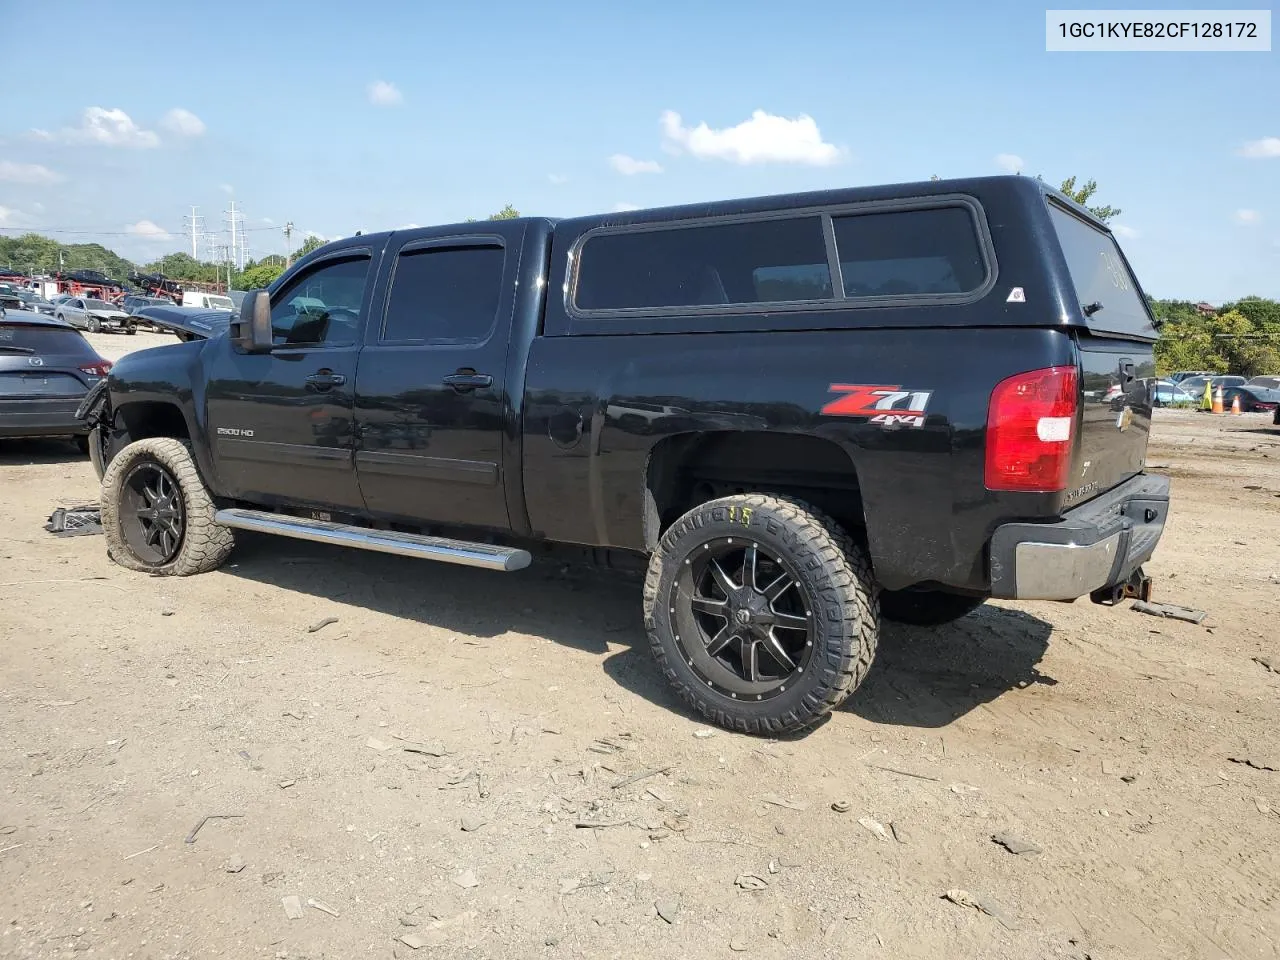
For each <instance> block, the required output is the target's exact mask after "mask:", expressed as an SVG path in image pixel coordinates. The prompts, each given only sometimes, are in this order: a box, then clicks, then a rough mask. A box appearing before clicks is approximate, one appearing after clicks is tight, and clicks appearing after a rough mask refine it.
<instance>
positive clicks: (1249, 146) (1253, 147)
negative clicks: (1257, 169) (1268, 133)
mask: <svg viewBox="0 0 1280 960" xmlns="http://www.w3.org/2000/svg"><path fill="white" fill-rule="evenodd" d="M1238 152H1239V154H1240V156H1242V157H1251V158H1253V159H1258V158H1260V157H1280V137H1263V138H1262V139H1261V140H1250V141H1249V142H1248V143H1246V144H1245V145H1244V146H1243V147H1241V148H1240V150H1239V151H1238Z"/></svg>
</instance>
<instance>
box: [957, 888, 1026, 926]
mask: <svg viewBox="0 0 1280 960" xmlns="http://www.w3.org/2000/svg"><path fill="white" fill-rule="evenodd" d="M942 899H944V900H950V901H951V902H952V903H954V904H956V905H957V906H961V907H972V908H973V909H974V910H978V911H980V912H982V913H985V914H986V915H987V916H989V917H992V918H993V919H995V920H998V921H999V922H1000V923H1001V924H1003V925H1004V926H1005V927H1008V928H1009V929H1010V930H1016V929H1017V927H1016V925H1015V924H1014V922H1013V920H1012V918H1010V917H1009V915H1008V914H1007V913H1006V912H1005V911H1004V909H1003V908H1002V907H1000V906H999V905H998V904H995V903H993V902H992V901H990V900H987V899H985V898H979V897H975V896H974V895H973V894H972V893H970V892H969V891H968V890H960V889H952V890H948V891H947V892H946V893H944V894H943V895H942Z"/></svg>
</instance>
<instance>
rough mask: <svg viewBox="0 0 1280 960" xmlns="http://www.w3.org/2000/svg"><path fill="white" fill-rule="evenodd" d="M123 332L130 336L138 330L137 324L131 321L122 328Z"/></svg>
mask: <svg viewBox="0 0 1280 960" xmlns="http://www.w3.org/2000/svg"><path fill="white" fill-rule="evenodd" d="M124 332H125V333H127V334H128V335H129V336H131V337H132V336H133V335H134V334H135V333H137V332H138V325H137V324H136V323H131V324H129V325H128V326H127V327H125V328H124Z"/></svg>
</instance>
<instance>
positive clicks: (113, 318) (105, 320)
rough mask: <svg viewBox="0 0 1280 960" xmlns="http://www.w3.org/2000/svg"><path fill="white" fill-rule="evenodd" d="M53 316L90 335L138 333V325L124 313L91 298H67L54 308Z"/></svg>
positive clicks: (108, 304)
mask: <svg viewBox="0 0 1280 960" xmlns="http://www.w3.org/2000/svg"><path fill="white" fill-rule="evenodd" d="M54 316H55V317H56V318H57V319H59V320H62V321H63V322H65V323H69V324H71V325H72V326H73V327H81V328H83V329H85V330H88V331H89V332H90V333H100V332H101V331H103V330H123V331H124V332H125V333H127V334H134V333H137V332H138V325H137V324H136V323H135V322H134V321H133V319H132V318H131V317H130V316H129V314H128V313H127V312H126V311H124V310H121V309H120V308H119V307H117V306H115V305H114V304H110V303H107V301H105V300H95V299H93V298H92V297H68V298H67V299H66V300H63V301H62V302H61V303H59V304H57V305H56V306H55V308H54Z"/></svg>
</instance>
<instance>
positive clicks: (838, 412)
mask: <svg viewBox="0 0 1280 960" xmlns="http://www.w3.org/2000/svg"><path fill="white" fill-rule="evenodd" d="M827 389H828V390H830V391H831V392H832V393H841V394H843V396H841V397H838V398H836V399H835V400H832V401H831V402H829V403H828V404H827V405H826V406H824V407H823V408H822V413H824V414H825V415H826V416H828V417H867V418H869V420H870V422H871V423H878V424H881V425H883V426H886V427H888V426H894V425H895V424H902V425H903V426H907V427H923V426H924V414H925V410H926V409H927V408H928V406H929V398H930V397H932V396H933V391H932V390H904V389H903V388H902V387H898V386H882V385H877V384H863V383H833V384H831V386H830V387H828V388H827Z"/></svg>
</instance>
